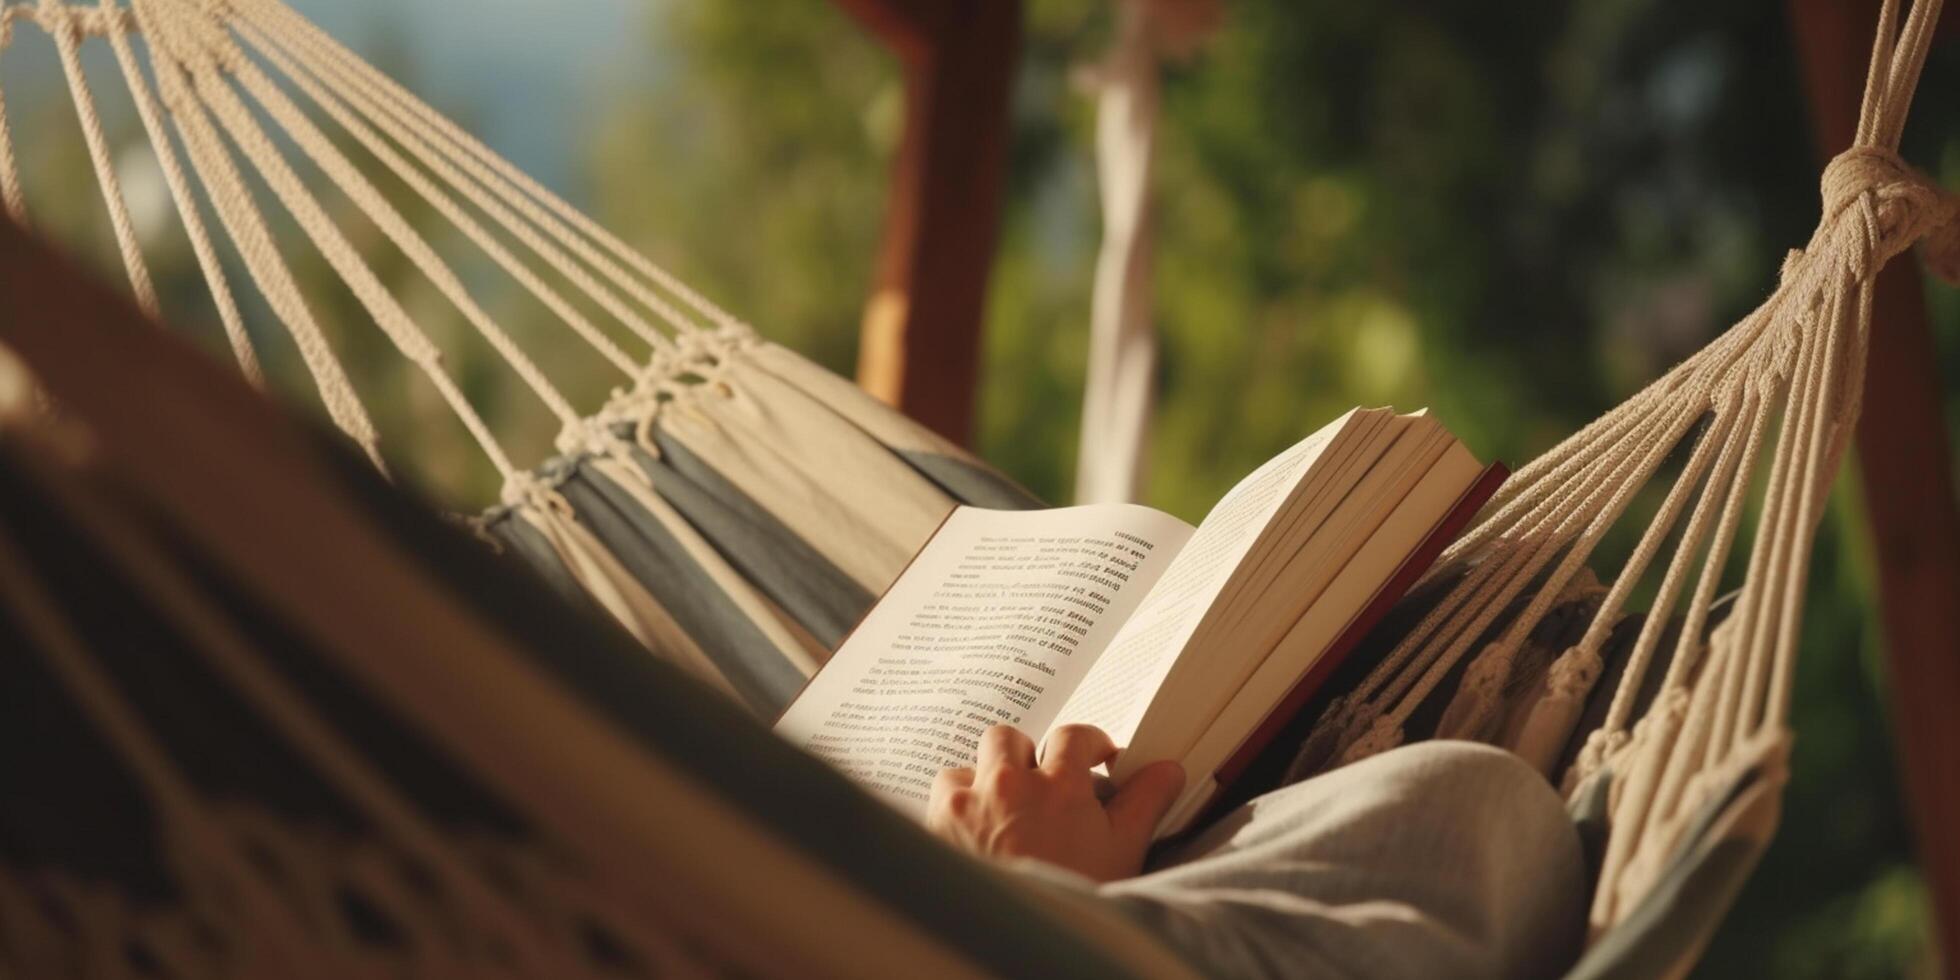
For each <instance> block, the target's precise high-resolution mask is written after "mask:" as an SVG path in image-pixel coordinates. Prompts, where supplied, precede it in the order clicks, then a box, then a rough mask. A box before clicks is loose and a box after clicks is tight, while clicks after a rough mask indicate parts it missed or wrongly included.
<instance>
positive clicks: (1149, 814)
mask: <svg viewBox="0 0 1960 980" xmlns="http://www.w3.org/2000/svg"><path fill="white" fill-rule="evenodd" d="M1183 791H1184V767H1183V766H1180V765H1178V764H1177V763H1176V762H1174V761H1171V760H1168V759H1167V760H1165V761H1163V762H1153V763H1151V764H1150V765H1147V766H1144V767H1143V768H1142V769H1139V770H1137V773H1136V775H1134V776H1131V777H1130V781H1129V782H1127V783H1124V784H1123V785H1122V787H1120V788H1119V789H1117V791H1116V795H1115V796H1114V797H1111V798H1110V800H1109V803H1108V804H1107V805H1106V806H1105V807H1104V809H1106V810H1107V811H1108V813H1109V824H1110V826H1111V827H1112V828H1113V829H1114V830H1115V831H1116V833H1117V834H1118V835H1121V836H1123V837H1125V838H1127V839H1129V840H1132V841H1137V842H1142V843H1147V842H1148V841H1149V840H1150V835H1151V832H1152V831H1154V830H1156V829H1157V822H1158V821H1160V820H1162V819H1164V814H1166V813H1169V812H1170V809H1171V804H1173V803H1176V802H1177V794H1179V793H1181V792H1183Z"/></svg>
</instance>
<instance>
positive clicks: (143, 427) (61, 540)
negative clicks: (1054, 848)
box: [0, 223, 1192, 978]
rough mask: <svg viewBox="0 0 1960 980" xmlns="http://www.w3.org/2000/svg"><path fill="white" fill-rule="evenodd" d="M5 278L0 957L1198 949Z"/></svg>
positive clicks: (52, 268)
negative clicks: (1056, 877)
mask: <svg viewBox="0 0 1960 980" xmlns="http://www.w3.org/2000/svg"><path fill="white" fill-rule="evenodd" d="M41 289H47V290H52V291H53V292H52V294H51V295H54V296H56V297H58V300H57V301H56V302H53V303H37V304H36V305H35V306H34V309H33V312H34V313H36V314H39V315H38V316H23V315H21V314H23V313H24V312H26V311H25V310H24V307H26V306H28V305H29V304H28V303H27V302H26V299H25V298H26V297H27V296H30V295H40V292H39V290H41ZM0 314H4V315H0V341H4V342H5V343H6V344H7V345H8V346H9V347H10V348H12V349H13V350H15V351H16V352H18V354H19V355H20V356H21V357H22V358H23V359H24V360H25V361H26V362H27V364H28V365H29V367H30V369H31V370H32V371H33V373H34V374H35V375H36V377H37V378H38V379H39V380H40V381H41V382H42V384H43V385H44V386H45V389H46V391H47V392H49V393H50V394H51V395H52V397H53V398H54V399H56V400H57V401H58V402H59V403H60V405H61V406H62V409H63V412H62V418H61V421H60V422H59V423H58V424H53V425H50V424H49V423H47V422H46V421H45V420H42V419H38V418H32V417H27V418H23V416H22V414H20V413H19V411H18V410H16V411H14V412H11V413H9V412H4V411H0V418H5V419H7V420H8V422H7V424H5V425H0V678H4V683H0V706H4V707H5V709H6V710H5V711H4V712H0V772H4V773H5V778H6V781H7V782H6V789H7V803H6V805H5V806H0V972H4V973H5V974H6V975H8V976H23V977H37V978H39V977H48V978H56V977H70V976H74V977H81V976H89V977H104V978H123V977H130V978H136V977H145V978H150V977H173V978H175V977H182V978H212V977H266V976H281V977H314V976H317V977H333V978H343V977H383V976H387V977H400V976H435V975H443V976H473V977H474V976H481V977H537V978H564V977H638V976H677V975H678V976H695V975H708V974H713V975H724V974H727V973H737V974H777V973H785V972H794V973H797V974H799V975H811V974H815V975H857V974H863V973H866V972H871V973H877V974H881V975H892V976H923V975H932V976H941V975H943V976H980V975H1012V976H1043V975H1054V976H1060V975H1070V974H1074V973H1075V972H1076V971H1089V972H1092V973H1094V974H1095V975H1098V976H1102V975H1107V976H1164V977H1171V976H1189V975H1192V974H1191V973H1190V972H1189V971H1188V970H1187V969H1186V968H1185V967H1183V965H1182V964H1181V963H1180V962H1179V961H1178V960H1177V959H1175V958H1174V957H1172V956H1171V955H1170V954H1168V953H1166V952H1165V951H1164V950H1162V949H1161V948H1159V947H1158V946H1157V945H1156V944H1155V942H1154V940H1152V939H1151V937H1149V936H1148V935H1146V934H1144V933H1142V932H1140V931H1139V930H1137V929H1136V928H1135V927H1133V926H1129V925H1127V924H1126V923H1125V922H1124V921H1122V920H1119V919H1117V918H1114V917H1113V916H1107V915H1105V914H1103V913H1101V912H1099V911H1098V910H1097V909H1096V908H1094V907H1088V906H1083V905H1080V904H1076V905H1059V904H1057V900H1056V899H1055V898H1054V897H1052V896H1051V895H1049V894H1048V893H1046V892H1042V891H1037V890H1034V888H1033V886H1031V885H1030V884H1029V883H1028V882H1025V881H1022V880H1020V879H1018V878H1016V877H1013V876H1008V875H1005V874H1003V873H1001V872H998V871H996V870H994V869H991V868H989V867H987V866H985V865H983V864H980V863H978V862H975V861H972V860H970V859H967V858H965V857H963V856H961V855H959V854H958V853H956V852H954V851H951V850H949V849H947V848H944V847H943V846H941V845H939V844H938V843H937V842H936V841H934V840H932V839H931V838H929V837H928V836H927V835H926V834H925V833H924V832H923V831H922V830H921V829H920V828H918V827H917V826H915V825H913V824H912V823H911V822H909V821H907V820H906V819H905V818H903V817H902V816H900V815H898V814H897V813H895V812H893V811H891V810H890V809H889V808H888V807H886V806H885V805H884V804H882V803H880V802H878V801H876V800H874V799H872V798H871V797H869V796H867V795H865V794H864V793H862V792H861V791H859V790H858V789H857V788H856V787H855V786H853V785H852V784H850V783H849V782H848V781H846V780H845V779H844V778H843V777H842V776H841V775H839V774H837V773H835V772H834V771H832V770H830V769H828V768H827V767H825V766H823V765H822V764H820V763H818V762H817V761H815V760H813V759H810V758H808V757H806V756H804V755H802V754H801V753H798V752H796V751H795V750H793V749H791V748H790V747H789V746H787V745H785V744H783V743H782V742H780V741H779V740H777V739H775V738H774V737H773V736H772V735H771V734H770V733H769V732H768V730H767V729H766V728H764V727H763V726H761V725H760V724H758V723H756V722H755V721H754V720H753V719H752V718H751V717H749V715H748V713H747V712H745V711H743V710H741V709H740V708H738V707H737V706H735V705H733V704H732V703H730V702H729V701H728V700H727V699H725V698H723V697H720V696H717V695H715V694H713V693H711V692H710V690H709V689H708V688H707V687H706V686H705V685H704V684H703V683H702V682H700V681H698V680H696V679H694V678H692V677H690V676H688V675H686V674H685V673H683V672H682V671H680V670H677V669H675V668H674V667H673V666H671V665H669V664H667V663H666V662H664V661H663V660H661V659H659V658H653V657H648V656H646V655H645V652H644V651H643V650H642V649H641V648H640V647H639V645H638V644H637V643H635V642H634V641H633V639H632V638H631V637H630V636H628V635H627V634H626V633H625V632H624V631H622V630H621V629H620V628H619V627H618V626H617V625H616V624H615V623H613V622H612V621H611V620H609V619H608V618H605V617H595V616H589V615H580V613H579V610H578V609H577V608H576V607H574V606H571V605H568V604H565V603H562V602H560V601H558V600H556V599H555V598H554V597H553V596H551V595H550V594H549V593H544V594H540V592H539V590H538V586H537V583H536V581H535V579H534V578H533V577H532V576H531V575H530V574H528V570H527V569H525V568H523V567H522V566H520V565H517V564H514V563H512V562H511V561H510V560H509V559H507V558H500V557H499V556H498V555H496V554H494V553H493V552H491V551H490V550H488V549H486V548H485V547H484V545H483V543H482V542H481V541H479V540H477V539H475V538H473V537H472V536H471V535H469V534H467V533H464V532H462V531H459V530H458V529H457V528H455V527H454V526H453V525H451V524H450V523H449V522H446V521H443V520H440V519H439V518H438V517H437V516H436V515H435V513H434V512H433V511H432V510H430V509H428V508H426V507H424V506H421V505H419V504H417V503H415V502H413V501H411V500H409V499H407V498H406V497H405V496H404V495H403V494H402V493H401V492H400V491H398V490H396V489H395V488H393V487H390V486H388V485H387V484H386V483H385V482H383V481H382V480H380V479H379V478H378V477H377V475H376V474H375V473H374V471H373V470H372V468H371V467H369V466H367V465H365V464H364V463H363V462H362V461H360V460H359V459H358V458H357V457H356V456H355V455H354V454H352V453H349V452H347V451H346V450H345V449H344V448H342V447H341V446H340V445H338V440H331V439H320V438H316V437H314V436H313V434H312V433H309V432H308V431H307V430H306V429H305V428H304V427H302V426H298V425H295V424H294V423H292V422H291V421H290V420H288V419H287V418H285V417H284V416H283V414H282V413H281V412H280V411H279V410H278V409H277V408H276V407H275V406H273V405H272V404H271V403H270V402H267V401H266V400H264V399H263V398H262V397H260V396H258V395H256V394H255V393H253V392H251V391H249V390H247V389H246V388H245V386H244V384H243V383H242V382H241V381H239V380H238V379H237V378H236V377H235V376H234V377H226V376H225V374H224V373H223V372H222V371H220V370H219V369H217V368H215V367H214V366H213V365H211V364H209V363H208V362H207V361H205V360H204V359H203V358H201V357H199V356H197V355H195V354H194V353H192V352H191V351H189V350H188V349H187V348H185V347H183V346H182V345H181V344H179V343H178V342H176V341H175V340H174V339H173V338H171V337H169V336H167V335H165V334H162V333H159V332H156V331H154V330H152V329H150V328H149V327H148V326H147V325H145V324H144V323H143V322H142V320H141V318H140V316H138V315H137V314H136V313H135V311H134V310H133V309H132V308H129V307H126V306H125V305H124V304H123V303H121V302H120V301H115V300H113V299H112V298H110V297H108V296H107V295H106V294H104V293H102V292H101V291H100V290H99V289H98V288H97V287H95V286H93V285H92V284H90V283H88V282H85V281H83V280H81V279H79V278H76V277H75V276H74V275H73V274H72V273H69V272H67V271H66V270H64V269H63V268H61V267H60V266H59V265H58V264H57V263H55V262H54V261H52V260H51V258H50V257H49V255H48V254H47V253H46V252H45V251H44V250H41V249H38V248H29V247H28V246H27V243H26V241H25V239H24V238H22V237H20V236H19V234H18V233H17V232H16V231H15V230H14V229H12V228H11V227H9V226H6V225H5V224H4V223H0ZM103 345H109V346H112V347H113V348H114V349H116V350H118V351H120V352H123V353H125V354H127V355H128V356H127V357H118V358H113V359H110V362H111V363H107V364H104V365H99V366H98V367H99V368H100V369H98V368H97V367H90V366H88V365H87V362H88V361H89V360H91V359H92V358H91V357H90V356H89V352H90V351H91V350H100V349H103ZM839 937H849V941H848V942H839V941H838V940H839Z"/></svg>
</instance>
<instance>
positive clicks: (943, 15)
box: [837, 0, 1021, 445]
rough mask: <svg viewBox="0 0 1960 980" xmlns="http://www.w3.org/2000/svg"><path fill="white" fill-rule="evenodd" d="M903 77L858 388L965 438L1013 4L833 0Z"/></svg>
mask: <svg viewBox="0 0 1960 980" xmlns="http://www.w3.org/2000/svg"><path fill="white" fill-rule="evenodd" d="M837 3H838V5H839V6H841V7H843V8H844V9H845V10H846V11H848V12H849V13H851V14H852V15H853V16H855V17H856V18H857V19H858V20H859V21H860V22H861V23H863V24H864V25H865V27H866V28H867V29H868V30H870V31H871V33H872V34H874V35H875V36H877V37H878V38H879V39H880V40H881V41H883V42H884V43H885V45H886V46H887V47H889V48H890V49H891V50H892V53H893V54H894V55H896V56H897V57H898V59H899V62H900V64H901V65H902V66H903V68H904V72H905V131H904V136H903V137H902V140H901V142H900V145H899V149H898V158H897V160H896V161H894V164H893V169H892V181H891V195H890V198H889V200H888V202H887V205H886V212H885V231H884V242H883V244H882V246H881V248H880V254H879V258H878V267H877V277H876V280H875V281H874V282H873V284H872V289H871V297H870V299H869V301H868V302H867V303H866V305H865V310H864V325H863V334H862V340H861V342H860V346H859V350H858V383H859V384H861V385H863V386H864V388H865V390H867V391H869V392H871V393H872V394H873V395H876V396H877V397H878V398H880V399H883V400H884V401H885V402H887V403H889V404H891V405H893V406H895V407H897V408H898V409H900V410H901V411H903V412H905V413H906V414H907V415H910V416H912V417H913V418H915V419H917V420H919V421H920V422H922V423H924V424H925V425H926V426H928V427H930V428H931V429H933V430H934V431H936V432H938V433H939V434H941V435H943V436H946V437H947V438H949V439H952V440H953V441H954V442H957V443H960V444H962V445H965V444H967V443H969V442H970V440H971V438H972V430H973V402H974V389H975V381H976V379H977V378H978V374H979V360H980V327H981V323H982V319H983V316H984V313H985V308H986V298H987V276H988V273H989V271H990V270H991V268H992V266H993V256H994V245H995V241H996V239H997V238H998V235H999V226H1000V205H1001V188H1002V183H1003V180H1004V177H1005V170H1006V161H1007V144H1008V109H1009V101H1010V96H1011V95H1012V91H1013V81H1014V72H1015V68H1016V66H1017V64H1018V62H1019V52H1020V38H1021V3H1020V0H973V2H969V0H837Z"/></svg>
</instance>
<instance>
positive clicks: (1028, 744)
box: [979, 725, 1034, 769]
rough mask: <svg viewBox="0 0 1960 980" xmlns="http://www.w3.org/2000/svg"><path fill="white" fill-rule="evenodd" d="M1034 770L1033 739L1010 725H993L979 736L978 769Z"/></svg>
mask: <svg viewBox="0 0 1960 980" xmlns="http://www.w3.org/2000/svg"><path fill="white" fill-rule="evenodd" d="M989 766H1007V767H1010V768H1014V769H1033V768H1034V739H1031V738H1029V737H1027V736H1026V735H1024V734H1022V732H1021V730H1020V729H1018V728H1015V727H1014V726H1012V725H995V726H994V727H992V728H989V729H987V732H986V734H984V735H981V736H980V760H979V768H987V767H989Z"/></svg>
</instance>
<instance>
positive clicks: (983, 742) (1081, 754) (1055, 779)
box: [926, 725, 1184, 881]
mask: <svg viewBox="0 0 1960 980" xmlns="http://www.w3.org/2000/svg"><path fill="white" fill-rule="evenodd" d="M1044 756H1045V757H1044V758H1043V759H1042V760H1041V762H1040V764H1039V765H1037V764H1036V763H1035V753H1034V740H1033V739H1030V738H1028V736H1026V735H1024V734H1022V733H1021V732H1020V731H1019V730H1018V729H1015V728H1012V727H1010V726H1007V725H996V726H994V727H993V728H990V729H988V730H987V732H986V734H985V735H982V736H981V737H980V757H979V759H978V760H977V762H976V763H975V767H974V768H972V769H947V770H944V771H942V772H940V774H939V778H938V779H936V780H934V781H933V784H932V796H931V799H930V800H929V801H928V802H927V804H926V826H927V827H928V828H930V829H931V830H932V831H933V832H934V833H936V834H939V835H940V836H941V837H944V838H946V839H947V840H950V841H952V842H953V843H955V844H958V845H960V846H962V847H965V848H967V849H968V850H971V851H973V852H974V853H977V854H982V855H986V856H990V857H1029V858H1036V859H1038V860H1041V861H1046V862H1048V863H1049V864H1053V865H1056V866H1057V867H1062V868H1067V869H1069V870H1070V871H1074V872H1077V873H1079V874H1082V875H1086V876H1087V877H1089V878H1093V879H1095V880H1096V881H1115V880H1116V879H1118V878H1128V877H1130V876H1132V875H1135V874H1136V873H1137V872H1139V871H1141V870H1142V869H1143V858H1144V853H1145V852H1146V851H1148V850H1149V849H1150V833H1151V831H1152V830H1154V829H1155V828H1156V826H1157V822H1158V821H1159V820H1162V819H1163V817H1164V814H1165V813H1167V812H1168V811H1169V810H1170V807H1171V804H1172V803H1173V802H1175V801H1176V800H1177V794H1178V793H1179V792H1180V791H1181V790H1183V788H1184V769H1183V767H1181V766H1179V765H1178V764H1177V763H1176V762H1172V761H1165V762H1158V763H1153V764H1151V765H1148V766H1145V767H1144V768H1142V769H1140V770H1138V771H1137V773H1136V775H1135V776H1132V777H1131V778H1130V780H1129V782H1127V783H1124V784H1123V785H1122V786H1121V787H1119V788H1118V789H1117V791H1116V792H1115V794H1114V795H1112V796H1110V797H1109V798H1108V799H1107V800H1104V799H1103V798H1102V797H1101V795H1100V794H1098V792H1097V789H1098V786H1097V784H1098V778H1097V776H1096V775H1095V774H1094V773H1092V772H1091V771H1090V770H1092V769H1094V768H1095V767H1096V766H1099V765H1101V764H1103V763H1105V762H1108V761H1109V760H1110V759H1112V758H1115V756H1116V744H1115V743H1114V742H1112V741H1111V740H1110V738H1109V736H1108V735H1107V734H1105V733H1104V732H1103V731H1102V729H1100V728H1094V727H1091V726H1089V725H1064V726H1062V727H1061V728H1058V729H1055V731H1054V732H1053V733H1052V734H1050V735H1049V737H1048V746H1047V750H1046V752H1045V753H1044Z"/></svg>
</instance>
